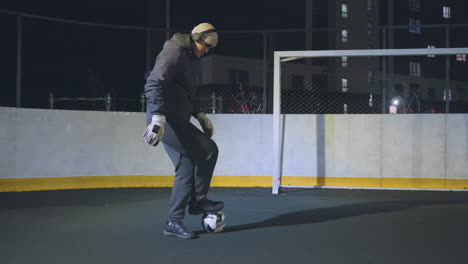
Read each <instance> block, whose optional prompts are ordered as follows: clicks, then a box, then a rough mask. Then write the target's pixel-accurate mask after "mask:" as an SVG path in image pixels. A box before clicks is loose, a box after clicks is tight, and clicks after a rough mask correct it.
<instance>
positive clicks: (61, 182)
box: [0, 175, 468, 192]
mask: <svg viewBox="0 0 468 264" xmlns="http://www.w3.org/2000/svg"><path fill="white" fill-rule="evenodd" d="M173 181H174V176H173V175H163V176H145V175H122V176H79V177H43V178H6V179H0V192H22V191H42V190H65V189H96V188H130V187H171V186H172V183H173ZM271 182H272V177H271V176H219V175H215V176H213V180H212V183H211V186H213V187H271ZM282 184H284V185H309V186H326V187H370V188H373V187H374V188H420V189H468V179H447V180H445V179H428V178H423V179H416V178H364V177H362V178H361V177H296V176H285V177H283V178H282Z"/></svg>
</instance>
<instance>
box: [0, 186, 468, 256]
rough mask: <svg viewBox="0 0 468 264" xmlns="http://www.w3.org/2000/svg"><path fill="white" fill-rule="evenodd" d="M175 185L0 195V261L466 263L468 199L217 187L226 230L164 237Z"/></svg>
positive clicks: (194, 224)
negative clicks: (194, 236)
mask: <svg viewBox="0 0 468 264" xmlns="http://www.w3.org/2000/svg"><path fill="white" fill-rule="evenodd" d="M169 194H170V188H128V189H94V190H63V191H38V192H18V193H0V233H1V234H2V235H1V236H0V248H1V254H0V262H1V263H9V264H10V263H70V264H72V263H73V264H74V263H115V264H117V263H186V262H192V263H204V262H206V261H208V260H209V262H221V263H285V262H294V263H464V262H465V260H466V259H468V251H467V250H466V245H467V237H468V225H467V224H466V223H468V193H467V192H441V191H377V190H343V189H340V190H335V189H325V190H324V189H287V190H285V191H284V192H282V193H280V194H279V195H276V196H273V195H272V194H271V189H270V188H213V189H212V191H211V195H212V197H216V198H217V199H220V200H223V201H224V202H225V204H226V207H225V210H224V212H225V214H226V227H225V231H224V232H222V233H204V232H202V230H203V229H202V227H201V224H200V217H195V216H188V217H187V218H186V225H187V226H188V227H189V228H191V229H193V230H196V231H197V233H198V237H199V238H198V239H194V240H182V239H178V238H168V237H165V236H163V235H162V233H161V231H162V226H163V225H162V223H163V222H164V221H165V220H166V217H167V206H168V203H169Z"/></svg>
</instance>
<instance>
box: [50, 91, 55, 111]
mask: <svg viewBox="0 0 468 264" xmlns="http://www.w3.org/2000/svg"><path fill="white" fill-rule="evenodd" d="M49 105H50V109H54V93H50V94H49Z"/></svg>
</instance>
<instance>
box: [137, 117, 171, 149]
mask: <svg viewBox="0 0 468 264" xmlns="http://www.w3.org/2000/svg"><path fill="white" fill-rule="evenodd" d="M165 123H166V117H165V116H161V115H153V116H152V117H151V124H149V125H148V126H147V127H146V130H145V133H144V134H143V139H144V140H145V142H146V143H147V144H150V145H151V146H157V145H158V144H159V142H160V141H161V138H162V137H163V135H164V124H165Z"/></svg>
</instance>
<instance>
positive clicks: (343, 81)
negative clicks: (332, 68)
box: [341, 78, 348, 93]
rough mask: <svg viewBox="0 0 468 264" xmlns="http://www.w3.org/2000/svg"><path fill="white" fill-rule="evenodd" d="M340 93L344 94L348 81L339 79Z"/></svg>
mask: <svg viewBox="0 0 468 264" xmlns="http://www.w3.org/2000/svg"><path fill="white" fill-rule="evenodd" d="M341 91H342V92H343V93H346V92H347V91H348V79H344V78H343V79H341Z"/></svg>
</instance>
